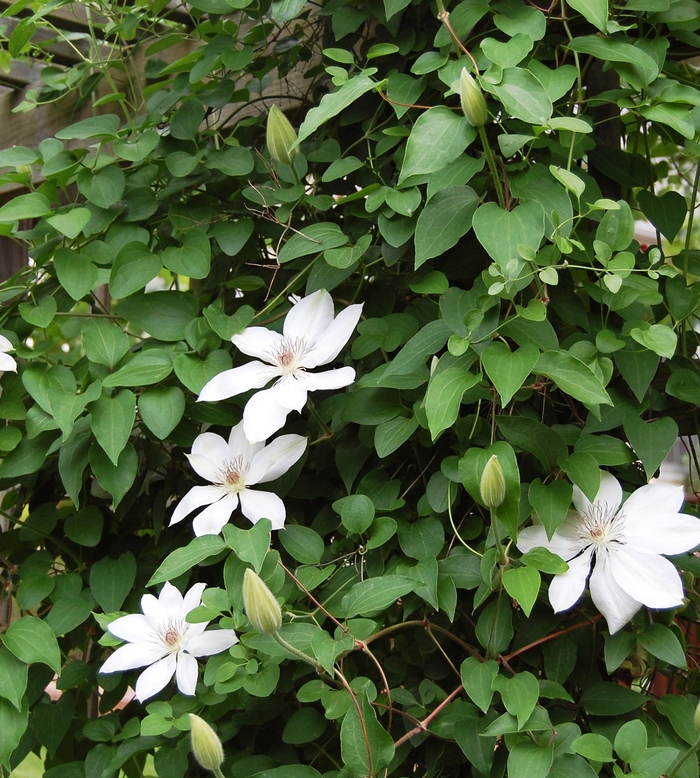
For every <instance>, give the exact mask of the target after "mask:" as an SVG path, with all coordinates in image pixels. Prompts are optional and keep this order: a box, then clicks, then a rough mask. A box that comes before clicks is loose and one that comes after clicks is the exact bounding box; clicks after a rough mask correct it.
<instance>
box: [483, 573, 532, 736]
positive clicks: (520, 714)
mask: <svg viewBox="0 0 700 778" xmlns="http://www.w3.org/2000/svg"><path fill="white" fill-rule="evenodd" d="M515 569H517V570H527V569H528V568H525V567H520V568H515ZM506 572H514V570H512V571H506ZM532 572H535V573H536V572H537V571H536V570H533V571H532ZM538 578H539V574H538ZM504 586H505V581H504ZM506 589H507V587H506ZM493 688H494V689H495V690H496V691H498V692H500V694H501V697H502V698H503V704H504V705H505V706H506V710H507V711H508V713H510V714H511V716H515V717H516V718H517V720H518V727H519V728H522V727H523V726H524V724H525V723H526V722H527V720H528V719H529V718H530V716H531V714H532V712H533V711H534V710H535V705H537V700H538V698H539V696H540V685H539V684H538V683H537V678H535V676H534V675H533V674H532V673H528V672H527V671H525V672H520V673H517V675H514V676H513V677H512V678H506V677H505V676H502V675H498V676H496V677H495V678H494V680H493Z"/></svg>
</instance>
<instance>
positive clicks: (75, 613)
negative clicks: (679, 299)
mask: <svg viewBox="0 0 700 778" xmlns="http://www.w3.org/2000/svg"><path fill="white" fill-rule="evenodd" d="M94 607H95V603H94V601H93V600H92V599H89V600H84V599H83V598H82V597H62V598H61V599H60V600H58V601H57V602H56V603H54V605H53V607H52V608H51V610H50V611H49V613H48V616H46V619H45V621H46V623H47V624H48V625H49V627H51V629H52V630H53V633H54V635H56V637H62V636H63V635H65V634H67V633H68V632H71V631H72V630H74V629H75V628H76V627H79V626H80V625H81V624H84V623H85V622H86V621H87V620H88V619H89V618H90V615H91V613H92V609H93V608H94Z"/></svg>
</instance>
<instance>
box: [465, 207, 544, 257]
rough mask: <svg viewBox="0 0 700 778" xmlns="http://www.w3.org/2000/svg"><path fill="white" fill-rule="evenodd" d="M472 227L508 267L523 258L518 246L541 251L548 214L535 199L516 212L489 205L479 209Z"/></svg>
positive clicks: (491, 251)
mask: <svg viewBox="0 0 700 778" xmlns="http://www.w3.org/2000/svg"><path fill="white" fill-rule="evenodd" d="M472 227H473V228H474V232H475V233H476V237H477V238H478V239H479V243H481V245H482V246H483V247H484V248H485V249H486V251H488V253H489V255H490V256H491V257H492V259H494V260H496V262H497V263H498V264H499V265H500V266H501V267H505V266H506V265H507V264H508V262H509V261H510V260H511V259H517V258H518V257H519V256H520V253H519V252H518V246H520V245H524V246H529V247H530V248H531V249H532V250H533V251H537V249H538V248H539V246H540V241H541V240H542V236H543V235H544V211H543V210H542V206H541V205H540V204H539V203H538V202H535V201H534V200H528V201H526V202H524V203H522V204H521V205H519V206H518V207H517V208H514V209H513V210H512V211H505V210H503V208H499V207H498V205H496V203H485V204H484V205H482V206H481V207H479V208H477V209H476V213H475V214H474V216H473V218H472Z"/></svg>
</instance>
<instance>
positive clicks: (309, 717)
mask: <svg viewBox="0 0 700 778" xmlns="http://www.w3.org/2000/svg"><path fill="white" fill-rule="evenodd" d="M305 1H306V0H303V2H305ZM327 724H328V722H327V721H326V719H325V718H324V717H323V716H322V715H321V714H320V713H319V712H318V711H317V710H316V709H315V708H300V709H299V710H297V711H295V712H294V713H292V716H291V718H290V719H289V721H288V722H287V723H286V724H285V726H284V729H283V730H282V742H283V743H289V744H290V745H302V744H303V743H311V742H312V741H314V740H317V739H318V738H320V737H321V736H322V735H323V733H324V732H325V730H326V725H327Z"/></svg>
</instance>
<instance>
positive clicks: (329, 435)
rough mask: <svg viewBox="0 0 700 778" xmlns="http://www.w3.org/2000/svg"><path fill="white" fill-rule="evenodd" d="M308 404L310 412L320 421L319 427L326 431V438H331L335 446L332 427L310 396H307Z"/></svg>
mask: <svg viewBox="0 0 700 778" xmlns="http://www.w3.org/2000/svg"><path fill="white" fill-rule="evenodd" d="M306 404H307V406H308V408H309V412H310V413H311V415H312V416H313V417H314V419H316V421H317V422H318V425H319V427H320V428H321V429H322V430H323V432H324V433H325V437H326V440H329V441H330V443H331V446H333V448H335V441H334V440H333V432H332V430H331V428H330V427H329V426H328V425H327V424H326V422H325V421H323V419H322V418H321V414H320V413H319V412H318V411H317V410H316V406H315V405H314V404H313V401H312V400H311V399H310V398H307V400H306Z"/></svg>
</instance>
